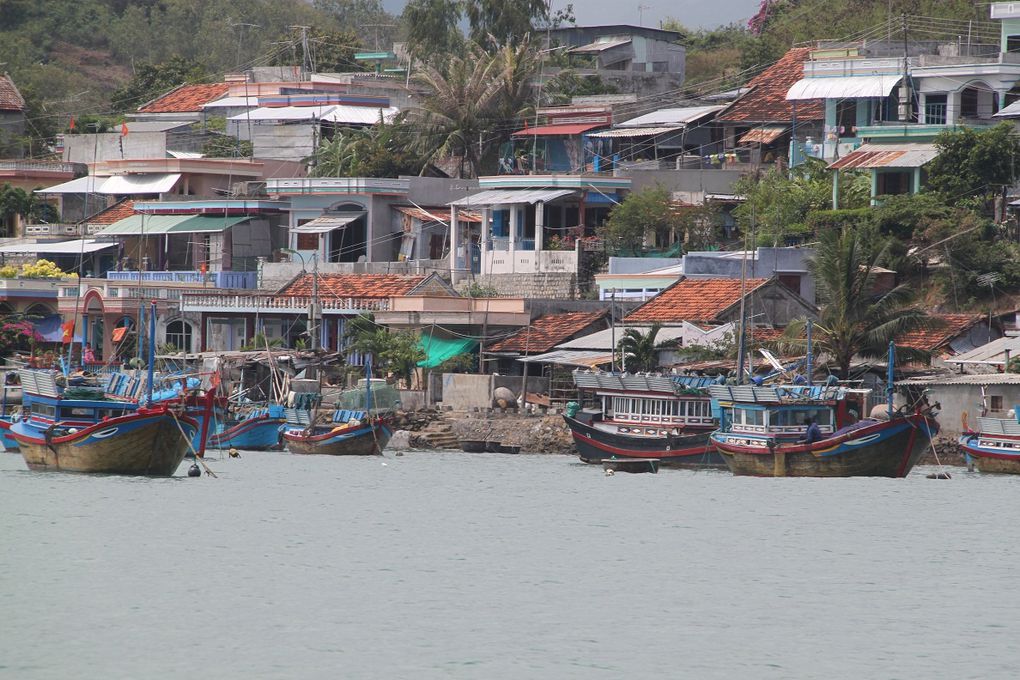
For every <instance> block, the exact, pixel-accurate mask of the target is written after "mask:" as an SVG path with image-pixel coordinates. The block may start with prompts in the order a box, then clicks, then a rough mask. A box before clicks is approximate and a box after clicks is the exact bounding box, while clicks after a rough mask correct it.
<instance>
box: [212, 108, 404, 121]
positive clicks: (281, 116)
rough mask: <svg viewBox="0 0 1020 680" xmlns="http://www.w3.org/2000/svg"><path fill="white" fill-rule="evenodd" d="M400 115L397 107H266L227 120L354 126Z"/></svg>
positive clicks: (388, 119) (387, 119) (386, 119)
mask: <svg viewBox="0 0 1020 680" xmlns="http://www.w3.org/2000/svg"><path fill="white" fill-rule="evenodd" d="M398 113H400V109H398V108H396V107H395V106H388V107H386V108H377V107H375V106H350V105H347V104H328V105H322V106H265V107H262V108H258V109H255V110H253V111H248V112H247V113H239V114H237V115H236V116H231V117H230V118H228V119H227V120H233V121H248V120H255V121H262V120H278V121H310V120H313V119H314V120H320V121H325V122H327V123H347V124H354V125H374V124H375V123H378V122H379V119H380V117H382V120H383V121H390V120H393V117H394V116H396V115H397V114H398Z"/></svg>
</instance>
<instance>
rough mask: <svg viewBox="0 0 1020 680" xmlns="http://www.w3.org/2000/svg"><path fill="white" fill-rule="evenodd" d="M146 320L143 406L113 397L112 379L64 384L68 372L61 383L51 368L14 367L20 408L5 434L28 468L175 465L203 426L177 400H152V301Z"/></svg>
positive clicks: (162, 470)
mask: <svg viewBox="0 0 1020 680" xmlns="http://www.w3.org/2000/svg"><path fill="white" fill-rule="evenodd" d="M150 319H151V321H150V326H149V372H148V380H147V382H146V385H147V398H146V400H145V405H144V406H143V405H140V404H139V403H138V402H137V401H134V400H129V399H124V398H121V397H119V396H117V395H115V394H111V389H112V388H113V387H114V382H115V378H116V376H110V377H109V378H107V379H106V381H105V384H104V385H102V386H100V385H98V384H96V383H89V382H88V381H87V380H86V379H84V378H78V379H76V384H74V385H70V384H67V383H70V382H72V381H71V380H70V379H69V378H68V376H67V375H66V373H65V374H64V375H62V376H61V379H62V382H63V383H64V384H60V383H58V380H57V376H58V374H57V372H55V371H51V370H41V369H22V370H21V371H20V373H19V375H20V377H21V384H22V390H23V393H24V395H23V408H24V410H23V415H22V418H21V420H19V421H17V422H15V423H14V424H13V425H12V426H11V430H10V432H11V435H12V436H13V438H14V439H15V440H16V441H17V443H18V446H19V447H20V449H21V455H22V456H23V457H24V459H25V463H26V464H27V465H28V467H29V468H30V469H33V470H53V471H64V472H93V473H106V474H122V475H148V476H160V477H168V476H170V475H172V474H173V473H174V472H175V471H176V470H177V468H178V467H179V466H180V464H181V461H182V460H184V455H185V453H187V452H188V451H189V450H191V448H192V445H191V440H192V439H193V438H194V437H195V436H196V434H197V433H199V432H200V431H201V428H200V425H199V423H198V422H197V421H196V420H195V419H193V418H191V417H190V416H188V415H186V414H184V412H183V411H184V407H183V405H181V404H179V403H173V402H169V401H168V402H164V403H157V402H154V401H153V383H154V364H155V342H154V340H155V336H156V328H155V325H156V322H155V303H152V310H151V314H150ZM207 403H210V402H207ZM200 453H201V452H200Z"/></svg>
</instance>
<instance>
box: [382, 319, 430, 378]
mask: <svg viewBox="0 0 1020 680" xmlns="http://www.w3.org/2000/svg"><path fill="white" fill-rule="evenodd" d="M387 335H388V341H387V343H386V349H384V350H383V351H382V353H381V358H382V367H383V368H384V369H386V370H387V371H390V372H392V373H393V374H394V375H396V376H398V377H400V378H401V379H403V380H404V381H405V382H406V383H407V385H408V386H410V385H411V378H412V377H413V376H414V371H415V369H416V368H417V367H418V362H419V361H422V360H423V359H425V350H423V349H422V348H421V343H420V336H419V335H418V334H417V333H415V332H413V331H398V332H396V333H388V334H387Z"/></svg>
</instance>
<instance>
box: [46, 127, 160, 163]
mask: <svg viewBox="0 0 1020 680" xmlns="http://www.w3.org/2000/svg"><path fill="white" fill-rule="evenodd" d="M166 139H167V134H166V132H132V133H130V134H128V135H126V136H123V137H122V136H121V134H120V132H104V133H101V134H98V135H96V134H85V135H64V155H63V159H64V160H65V161H68V162H71V163H92V162H102V161H109V160H120V159H122V158H166Z"/></svg>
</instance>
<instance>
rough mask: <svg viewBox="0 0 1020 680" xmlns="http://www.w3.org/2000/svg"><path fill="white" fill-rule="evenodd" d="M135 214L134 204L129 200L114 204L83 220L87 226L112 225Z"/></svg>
mask: <svg viewBox="0 0 1020 680" xmlns="http://www.w3.org/2000/svg"><path fill="white" fill-rule="evenodd" d="M134 214H135V202H134V201H132V200H131V199H130V198H125V199H124V200H123V201H118V202H117V203H114V204H113V205H111V206H110V207H109V208H105V209H103V210H100V211H99V212H97V213H96V214H94V215H93V216H92V217H89V218H88V219H86V220H85V222H87V223H88V224H113V223H114V222H119V221H120V220H122V219H124V218H125V217H131V216H132V215H134Z"/></svg>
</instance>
